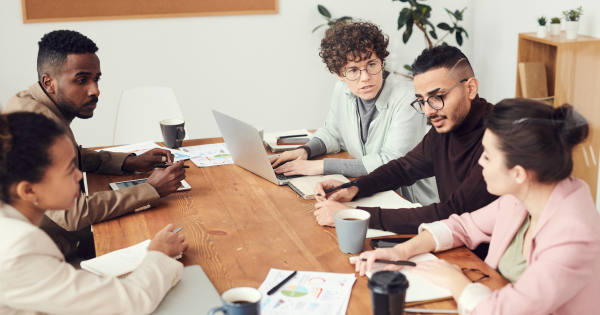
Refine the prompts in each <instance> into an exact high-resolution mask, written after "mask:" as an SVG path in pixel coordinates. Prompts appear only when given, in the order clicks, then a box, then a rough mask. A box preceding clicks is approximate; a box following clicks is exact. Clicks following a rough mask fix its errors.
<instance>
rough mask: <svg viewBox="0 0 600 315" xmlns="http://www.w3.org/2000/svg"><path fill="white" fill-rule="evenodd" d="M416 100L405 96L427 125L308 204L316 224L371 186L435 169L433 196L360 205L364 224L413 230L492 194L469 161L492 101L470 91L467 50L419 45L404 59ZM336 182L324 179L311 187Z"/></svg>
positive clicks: (478, 149)
mask: <svg viewBox="0 0 600 315" xmlns="http://www.w3.org/2000/svg"><path fill="white" fill-rule="evenodd" d="M412 70H413V75H414V85H415V96H416V100H415V101H414V102H413V103H412V104H411V105H412V106H413V108H415V110H416V111H417V112H419V113H422V114H424V115H427V117H428V118H429V119H430V120H431V123H432V125H433V127H435V128H432V129H431V130H430V131H429V133H427V134H426V135H425V137H424V138H423V140H422V141H421V143H419V144H418V145H417V146H416V147H415V148H414V149H413V150H412V151H411V152H409V153H408V154H406V156H404V157H401V158H399V159H397V160H392V161H390V162H389V163H387V164H385V165H383V166H381V167H379V168H377V169H376V170H375V171H373V172H372V173H370V174H369V175H366V176H361V177H359V178H358V179H357V183H356V186H355V187H351V188H347V189H343V190H339V191H337V192H334V193H332V194H331V195H330V196H327V200H324V201H321V202H319V203H317V204H316V208H317V210H316V211H315V212H314V214H315V216H316V218H317V222H318V223H319V224H321V225H331V226H333V225H334V221H333V214H334V213H335V212H336V211H339V210H342V209H346V208H348V207H347V206H345V205H343V204H341V203H339V202H346V201H350V200H352V199H354V198H361V197H368V196H371V195H373V194H375V193H377V192H380V191H385V190H394V189H397V188H398V187H399V186H408V185H412V184H413V183H414V182H415V181H417V180H419V179H422V178H428V177H431V176H435V178H436V183H437V188H438V192H439V196H440V202H439V203H434V204H431V205H429V206H425V207H419V208H413V209H381V208H363V207H359V208H360V209H363V210H366V211H368V212H369V213H370V214H371V219H370V221H369V227H370V228H375V229H382V230H387V231H392V232H395V233H398V234H415V233H417V229H418V227H419V225H420V224H421V223H429V222H434V221H438V220H442V219H447V218H448V217H449V216H450V215H452V214H455V213H456V214H462V213H464V212H472V211H475V210H477V209H479V208H481V207H483V206H485V205H487V204H489V203H491V202H492V201H494V200H495V199H496V198H498V197H497V196H493V195H491V194H490V193H488V191H487V188H486V184H485V181H484V180H483V176H482V168H481V166H480V165H479V164H478V163H477V161H478V160H479V157H480V156H481V154H482V152H483V146H482V145H481V139H482V137H483V133H484V131H485V128H484V126H483V119H484V117H485V115H487V113H489V112H490V111H491V110H492V107H493V105H492V104H490V103H488V102H487V101H486V100H485V99H482V98H480V97H479V95H478V81H477V79H476V78H475V75H474V73H473V69H472V68H471V65H470V64H469V61H468V59H467V57H466V56H465V55H464V54H463V53H462V52H461V51H460V50H459V49H458V48H456V47H452V46H438V47H433V48H429V49H425V50H424V51H423V53H422V54H421V55H420V56H419V57H417V59H416V60H415V62H414V63H413V65H412ZM339 184H341V183H340V182H337V181H325V182H323V183H320V185H317V188H316V192H317V193H320V194H322V195H324V191H323V190H324V189H327V188H331V187H335V186H337V185H339Z"/></svg>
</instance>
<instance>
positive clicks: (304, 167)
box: [275, 150, 323, 176]
mask: <svg viewBox="0 0 600 315" xmlns="http://www.w3.org/2000/svg"><path fill="white" fill-rule="evenodd" d="M303 151H304V150H303ZM275 173H277V174H283V175H285V176H292V175H321V174H323V160H320V161H306V160H301V159H298V160H295V161H291V162H287V163H285V164H283V165H281V166H279V167H278V168H276V169H275Z"/></svg>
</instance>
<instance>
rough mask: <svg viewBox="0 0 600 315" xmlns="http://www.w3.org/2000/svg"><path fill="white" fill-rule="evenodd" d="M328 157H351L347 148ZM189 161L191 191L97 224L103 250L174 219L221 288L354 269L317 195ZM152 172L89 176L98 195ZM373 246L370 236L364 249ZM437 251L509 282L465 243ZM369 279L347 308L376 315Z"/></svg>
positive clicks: (495, 283) (146, 235)
mask: <svg viewBox="0 0 600 315" xmlns="http://www.w3.org/2000/svg"><path fill="white" fill-rule="evenodd" d="M222 142H223V139H222V138H210V139H198V140H186V141H184V143H183V146H193V145H202V144H212V143H222ZM161 145H164V144H162V143H161ZM265 150H267V149H265ZM267 153H269V154H272V153H271V152H269V151H268V150H267ZM326 157H329V158H352V157H351V156H350V155H349V154H348V153H346V152H341V153H337V154H330V155H327V156H326ZM185 164H186V165H189V166H190V168H189V169H187V170H186V179H185V180H186V181H187V182H188V183H189V184H190V185H191V186H192V189H191V190H189V191H184V192H176V193H174V194H171V195H170V196H168V197H166V198H163V199H161V201H160V203H159V205H158V207H156V208H153V209H149V210H145V211H142V212H138V213H131V214H128V215H125V216H122V217H119V218H116V219H113V220H109V221H105V222H101V223H98V224H94V226H93V229H94V240H95V246H96V254H97V255H98V256H100V255H103V254H106V253H108V252H111V251H114V250H117V249H121V248H125V247H128V246H132V245H135V244H137V243H139V242H142V241H144V240H146V239H151V238H153V237H154V235H155V234H156V233H157V232H158V231H159V230H160V229H162V228H163V227H165V226H166V225H167V224H169V223H173V224H174V225H175V226H176V227H179V226H184V229H183V230H182V231H181V232H179V233H181V234H184V235H185V237H186V241H188V242H189V244H190V247H189V249H188V251H187V252H185V253H184V255H183V258H182V259H181V262H182V263H183V264H184V265H186V266H189V265H200V266H201V267H202V269H203V270H204V271H205V272H206V274H207V275H208V277H209V278H210V280H211V282H212V283H213V285H214V286H215V288H216V289H217V291H219V293H222V292H224V291H225V290H227V289H230V288H233V287H240V286H249V287H254V288H258V287H259V286H260V284H261V283H262V282H263V281H264V280H265V278H266V276H267V274H268V272H269V270H270V269H271V268H277V269H286V270H304V271H320V272H337V273H353V272H354V268H353V266H352V265H350V264H349V262H348V257H350V256H352V255H347V254H344V253H342V252H340V250H339V247H338V242H337V236H336V231H335V228H330V227H323V226H320V225H318V224H317V223H316V221H315V219H314V215H313V211H314V204H315V201H314V200H304V199H302V197H300V196H298V194H296V193H295V192H293V191H292V190H291V189H290V188H289V187H288V186H277V185H274V184H273V183H271V182H269V181H267V180H265V179H263V178H261V177H259V176H257V175H254V174H253V173H251V172H249V171H246V170H245V169H243V168H241V167H239V166H237V165H222V166H212V167H205V168H199V167H196V166H195V165H194V164H193V163H192V162H191V161H186V162H185ZM148 176H149V174H148V173H146V174H140V175H133V174H130V175H125V176H112V175H98V174H87V180H88V187H89V191H90V193H94V192H97V191H105V190H110V187H109V183H111V182H118V181H125V180H131V179H139V178H146V177H148ZM371 249H372V248H371V246H370V244H369V240H367V241H366V242H365V247H364V250H371ZM436 256H437V257H439V258H441V259H446V260H447V261H448V262H450V263H453V264H456V265H458V266H460V267H461V268H476V269H480V270H481V271H482V272H484V273H485V274H488V275H490V278H489V279H485V280H484V281H482V283H483V284H485V285H487V286H489V287H490V288H492V289H493V290H497V289H500V288H501V287H503V286H504V285H505V284H506V283H507V281H506V280H505V279H504V278H503V277H502V276H501V275H499V274H498V273H497V272H496V271H495V270H493V269H492V268H490V267H489V266H488V265H486V264H485V263H484V262H483V261H482V260H480V259H479V258H478V257H477V256H475V255H474V254H473V253H472V252H471V251H469V250H468V249H466V248H465V247H460V248H456V249H452V250H449V251H446V252H443V253H438V254H436ZM367 281H368V279H367V278H366V277H360V276H357V280H356V283H355V284H354V287H353V289H352V295H351V297H350V304H349V307H348V313H347V314H361V315H362V314H372V310H371V297H370V291H369V288H368V287H367ZM414 307H421V308H432V309H436V308H437V309H449V308H452V309H456V303H455V302H454V300H445V301H438V302H431V303H426V304H421V305H419V306H414Z"/></svg>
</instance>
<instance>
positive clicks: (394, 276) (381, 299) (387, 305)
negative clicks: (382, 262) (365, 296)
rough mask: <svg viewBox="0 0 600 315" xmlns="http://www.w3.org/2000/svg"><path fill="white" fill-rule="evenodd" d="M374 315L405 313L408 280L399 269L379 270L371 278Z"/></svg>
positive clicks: (400, 314) (398, 314)
mask: <svg viewBox="0 0 600 315" xmlns="http://www.w3.org/2000/svg"><path fill="white" fill-rule="evenodd" d="M369 288H370V289H371V303H372V305H373V315H403V314H404V301H405V298H406V290H407V289H408V280H406V277H405V276H404V275H403V274H402V273H400V272H398V271H379V272H376V273H374V274H373V275H372V276H371V279H369Z"/></svg>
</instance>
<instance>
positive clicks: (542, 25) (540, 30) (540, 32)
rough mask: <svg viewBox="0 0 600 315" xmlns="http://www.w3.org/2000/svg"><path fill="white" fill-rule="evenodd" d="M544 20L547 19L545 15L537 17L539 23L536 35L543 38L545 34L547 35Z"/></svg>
mask: <svg viewBox="0 0 600 315" xmlns="http://www.w3.org/2000/svg"><path fill="white" fill-rule="evenodd" d="M546 22H548V20H547V19H546V17H545V16H543V15H542V16H541V17H539V18H538V23H539V24H540V26H538V29H537V37H539V38H545V37H546V35H548V27H547V26H546Z"/></svg>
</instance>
